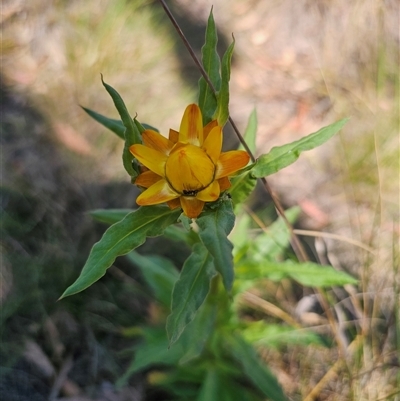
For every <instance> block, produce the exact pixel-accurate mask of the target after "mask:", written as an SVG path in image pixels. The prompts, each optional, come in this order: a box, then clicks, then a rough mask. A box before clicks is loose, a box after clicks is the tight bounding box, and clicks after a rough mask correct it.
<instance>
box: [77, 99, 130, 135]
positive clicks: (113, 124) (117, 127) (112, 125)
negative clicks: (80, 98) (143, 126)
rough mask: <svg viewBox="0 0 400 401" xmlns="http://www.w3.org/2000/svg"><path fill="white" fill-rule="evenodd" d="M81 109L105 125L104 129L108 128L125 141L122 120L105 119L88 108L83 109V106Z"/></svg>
mask: <svg viewBox="0 0 400 401" xmlns="http://www.w3.org/2000/svg"><path fill="white" fill-rule="evenodd" d="M81 107H82V109H83V110H84V111H86V113H87V114H89V116H90V117H92V118H93V119H94V120H96V121H97V122H98V123H100V124H101V125H104V127H106V128H108V129H109V130H110V131H112V132H114V133H115V134H117V135H118V136H119V137H120V138H121V139H125V135H124V132H125V127H124V124H122V121H121V120H114V119H113V118H108V117H105V116H103V115H102V114H99V113H97V112H95V111H93V110H90V109H88V108H86V107H83V106H81Z"/></svg>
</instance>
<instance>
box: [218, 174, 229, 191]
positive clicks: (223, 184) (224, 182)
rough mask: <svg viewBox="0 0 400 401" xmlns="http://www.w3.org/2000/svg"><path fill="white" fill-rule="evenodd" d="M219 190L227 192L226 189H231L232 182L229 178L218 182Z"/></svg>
mask: <svg viewBox="0 0 400 401" xmlns="http://www.w3.org/2000/svg"><path fill="white" fill-rule="evenodd" d="M218 183H219V189H220V191H221V192H222V191H225V190H226V189H228V188H230V186H231V182H230V181H229V178H228V177H223V178H220V179H219V180H218Z"/></svg>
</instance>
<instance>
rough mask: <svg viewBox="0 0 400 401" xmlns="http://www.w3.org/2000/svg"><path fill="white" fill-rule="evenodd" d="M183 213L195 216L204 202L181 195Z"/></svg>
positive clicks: (191, 216)
mask: <svg viewBox="0 0 400 401" xmlns="http://www.w3.org/2000/svg"><path fill="white" fill-rule="evenodd" d="M181 206H182V209H183V213H185V215H186V216H187V217H190V218H192V219H194V218H196V217H197V216H198V215H199V214H200V213H201V211H202V210H203V207H204V202H203V201H201V200H199V199H196V198H195V197H189V196H181Z"/></svg>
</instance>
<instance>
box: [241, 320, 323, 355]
mask: <svg viewBox="0 0 400 401" xmlns="http://www.w3.org/2000/svg"><path fill="white" fill-rule="evenodd" d="M241 334H242V336H243V338H244V339H245V340H246V341H248V342H249V343H251V344H256V345H264V346H267V347H268V348H275V347H276V348H279V347H280V346H282V345H287V344H297V345H322V346H326V342H325V341H323V339H322V338H321V337H320V336H319V335H318V334H316V333H314V332H313V331H311V330H308V329H299V328H296V327H290V326H282V325H281V324H272V323H268V324H266V323H265V322H264V321H258V322H251V323H247V324H246V326H245V327H243V328H242V330H241Z"/></svg>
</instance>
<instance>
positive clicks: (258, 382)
mask: <svg viewBox="0 0 400 401" xmlns="http://www.w3.org/2000/svg"><path fill="white" fill-rule="evenodd" d="M227 346H228V347H229V352H230V353H231V354H232V356H233V357H234V358H235V359H236V360H237V362H238V363H239V364H240V365H241V366H242V367H243V373H244V375H246V376H247V378H248V379H249V380H250V381H251V382H252V383H253V384H254V385H255V386H256V387H257V388H258V389H260V390H261V391H262V392H263V393H264V394H265V395H266V396H267V397H269V399H271V400H272V401H287V398H286V397H285V394H284V393H283V390H282V388H281V386H280V385H279V383H278V380H277V379H276V377H275V376H274V375H273V374H272V373H271V372H270V370H269V369H268V368H267V366H266V365H265V363H263V362H261V361H260V358H259V357H258V355H257V353H256V351H255V349H254V348H253V347H252V346H251V345H250V344H248V343H247V342H246V341H244V340H243V339H242V338H241V337H239V336H232V337H229V338H228V339H227Z"/></svg>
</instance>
